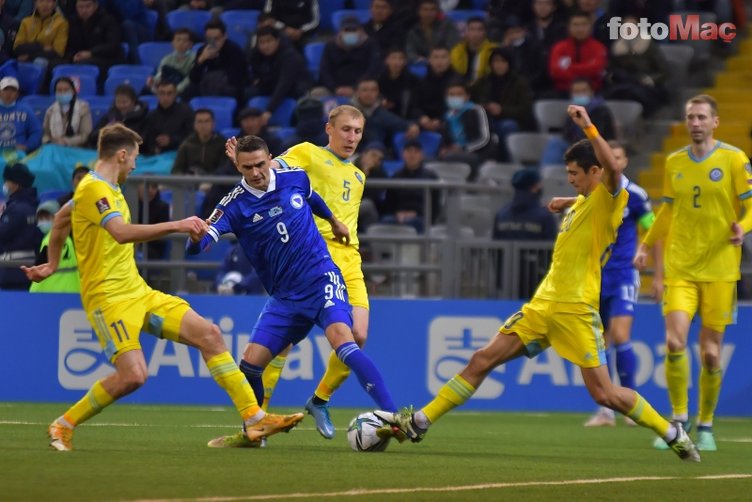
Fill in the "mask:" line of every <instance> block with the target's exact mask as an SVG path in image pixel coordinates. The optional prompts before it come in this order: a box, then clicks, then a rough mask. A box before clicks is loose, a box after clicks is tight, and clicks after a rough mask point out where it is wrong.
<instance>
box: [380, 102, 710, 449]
mask: <svg viewBox="0 0 752 502" xmlns="http://www.w3.org/2000/svg"><path fill="white" fill-rule="evenodd" d="M567 112H568V113H569V116H570V117H571V118H572V120H573V121H574V122H575V123H576V124H577V125H578V126H580V127H582V129H583V131H584V132H585V135H586V136H587V138H588V139H585V140H582V141H579V142H577V143H575V144H574V145H572V146H571V147H570V148H569V149H568V150H567V151H566V153H565V154H564V161H565V162H566V170H567V178H568V180H569V183H570V184H571V185H572V186H573V187H574V188H575V190H576V191H577V193H578V194H579V195H578V197H577V201H576V202H575V203H574V205H573V206H572V208H571V209H570V211H569V213H567V215H566V217H565V218H564V221H563V222H562V224H561V229H560V230H559V235H558V237H557V239H556V243H555V244H554V254H553V260H552V263H551V268H550V269H549V271H548V274H546V277H545V278H544V279H543V281H542V282H541V284H540V286H538V290H537V291H536V292H535V295H534V296H533V298H532V300H531V301H530V302H529V303H526V304H525V305H523V307H522V310H520V311H519V312H517V313H515V314H513V315H512V316H511V317H509V318H508V319H507V321H506V322H505V323H504V325H503V326H502V327H501V328H500V329H499V333H498V334H497V335H496V336H495V337H494V338H493V339H492V340H491V341H490V342H489V343H488V345H486V346H485V347H483V348H481V349H479V350H477V351H476V352H475V353H474V354H473V356H472V357H471V358H470V361H469V363H468V365H467V366H466V367H465V369H463V370H462V371H461V372H460V373H459V374H457V375H455V376H454V377H453V378H452V379H451V380H449V382H447V383H446V384H444V386H443V387H442V388H441V389H440V390H439V393H438V395H437V396H436V398H434V400H433V401H431V402H430V403H428V404H427V405H426V406H425V407H423V408H422V409H421V410H419V411H417V412H416V413H412V409H403V410H401V411H400V412H398V413H390V412H388V411H377V412H375V413H376V414H377V415H378V416H379V417H381V418H382V419H383V420H385V421H386V422H388V423H389V424H391V425H392V426H395V427H398V428H399V432H398V434H397V435H398V438H399V439H404V437H405V436H406V437H408V438H410V439H411V440H412V441H413V442H417V441H420V440H422V439H423V436H424V435H425V433H426V432H427V430H428V428H429V426H430V425H431V424H433V423H435V422H436V421H437V420H438V419H439V418H441V417H442V416H443V415H444V414H446V413H447V412H449V411H451V410H452V409H454V408H456V407H457V406H460V405H462V404H464V403H465V402H466V401H467V400H468V399H470V398H471V397H472V395H473V394H474V393H475V391H476V389H477V388H478V387H479V386H480V385H481V383H483V380H484V379H485V378H486V376H488V374H489V373H490V372H491V371H492V370H493V369H494V368H496V367H497V366H500V365H502V364H504V363H505V362H507V361H509V360H512V359H515V358H517V357H520V356H523V355H524V356H526V357H529V358H532V357H535V356H536V355H538V354H539V353H540V352H542V351H543V350H545V349H547V348H548V347H550V346H553V348H554V350H555V351H556V352H557V353H558V354H559V355H560V356H562V357H563V358H565V359H567V360H568V361H571V362H572V363H574V364H576V365H577V366H579V367H580V369H581V371H582V378H583V380H584V382H585V386H586V387H587V389H588V392H590V395H591V396H592V397H593V399H594V400H595V401H596V402H597V403H598V404H600V405H601V406H607V407H609V408H611V409H613V410H616V411H618V412H621V413H623V414H624V415H626V416H628V417H630V418H631V419H632V420H634V421H635V422H636V423H637V424H639V425H641V426H643V427H647V428H649V429H652V430H653V431H655V433H656V434H657V435H658V436H660V437H661V438H663V440H664V441H665V442H666V443H667V444H668V445H669V446H670V447H671V449H672V450H674V452H676V454H677V455H679V457H680V458H682V459H684V460H690V461H695V462H699V461H700V455H699V454H698V453H697V449H696V448H695V445H694V443H692V441H691V440H690V439H689V436H687V434H686V432H684V429H683V428H682V427H681V425H679V424H678V422H674V423H671V422H668V421H667V420H665V419H664V418H662V417H661V416H660V415H659V414H658V413H657V412H656V411H655V409H653V407H652V406H651V405H650V404H649V403H648V402H647V401H646V400H645V399H644V398H643V397H642V396H640V395H639V394H638V393H637V392H635V391H634V390H631V389H627V388H625V387H618V386H616V385H615V384H614V383H613V382H612V381H611V378H610V376H609V373H608V370H607V367H606V364H605V363H606V358H605V350H604V349H605V345H604V343H603V334H602V333H603V325H602V324H601V319H600V316H599V315H598V303H599V297H600V285H601V267H602V266H603V264H604V263H605V262H606V261H607V260H608V258H609V255H610V250H611V247H612V245H613V243H614V239H615V238H616V229H617V227H618V226H619V224H620V223H621V219H622V214H623V212H624V207H625V205H626V203H627V197H628V196H627V194H626V192H625V191H624V190H623V189H622V186H621V172H620V171H619V168H618V167H617V166H618V164H617V163H616V160H615V159H614V156H613V153H612V151H611V148H610V147H609V146H608V144H607V143H606V141H605V140H604V139H603V138H602V137H601V136H600V135H599V134H598V130H597V129H596V128H595V126H594V125H593V124H592V122H591V121H590V117H589V116H588V114H587V111H586V110H585V108H583V107H581V106H574V105H572V106H570V107H569V108H568V110H567ZM388 432H389V431H387V430H385V431H384V433H388Z"/></svg>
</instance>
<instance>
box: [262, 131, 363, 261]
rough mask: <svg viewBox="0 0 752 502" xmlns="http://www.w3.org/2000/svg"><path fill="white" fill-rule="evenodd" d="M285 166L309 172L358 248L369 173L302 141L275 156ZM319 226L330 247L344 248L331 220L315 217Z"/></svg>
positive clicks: (352, 242) (312, 182) (327, 151)
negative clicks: (334, 232)
mask: <svg viewBox="0 0 752 502" xmlns="http://www.w3.org/2000/svg"><path fill="white" fill-rule="evenodd" d="M275 160H276V161H277V162H279V163H280V165H281V166H282V167H299V168H301V169H303V170H305V172H306V173H308V177H309V178H310V179H311V187H313V189H314V190H315V191H316V192H317V193H318V194H319V195H320V196H321V198H323V199H324V201H326V205H327V206H329V209H331V210H332V212H333V213H334V216H336V217H337V219H338V220H340V221H342V223H344V224H345V225H347V228H348V229H349V230H350V246H352V247H354V248H355V249H358V213H359V212H360V201H361V200H362V199H363V189H364V187H365V180H366V176H365V174H363V171H361V170H360V169H358V168H357V167H356V166H355V164H353V163H352V162H350V161H349V160H347V159H342V158H340V157H338V156H337V155H336V154H335V153H334V152H332V151H331V150H329V149H328V148H326V147H322V146H316V145H314V144H313V143H299V144H297V145H295V146H293V147H291V148H290V149H288V150H287V151H285V152H284V153H282V155H280V156H278V157H276V158H275ZM315 219H316V226H317V227H318V229H319V232H320V233H321V235H322V236H323V237H324V240H326V245H327V246H328V247H330V248H332V247H335V248H339V247H344V245H343V244H340V243H338V242H337V241H335V240H333V239H334V234H333V233H332V227H331V225H330V224H329V222H328V221H325V220H322V219H321V218H319V217H316V218H315Z"/></svg>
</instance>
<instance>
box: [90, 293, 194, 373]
mask: <svg viewBox="0 0 752 502" xmlns="http://www.w3.org/2000/svg"><path fill="white" fill-rule="evenodd" d="M190 308H191V306H190V305H188V302H186V301H185V300H183V299H182V298H178V297H177V296H172V295H168V294H165V293H162V292H161V291H155V290H153V289H152V290H149V292H148V293H147V294H146V295H144V296H139V297H137V298H132V299H128V300H124V301H119V302H116V303H112V304H109V305H105V306H102V307H100V308H97V309H95V310H93V311H91V312H89V313H88V318H89V322H90V323H91V325H92V326H93V327H94V332H95V333H96V334H97V338H98V339H99V344H100V345H101V346H102V349H104V353H105V354H106V355H107V358H108V359H109V360H110V362H112V363H114V362H115V361H116V360H117V358H118V357H120V356H121V355H122V354H125V353H126V352H128V351H131V350H138V349H140V348H141V343H140V342H139V336H140V334H141V331H144V332H146V333H150V334H152V335H154V336H157V337H159V338H166V339H168V340H173V341H178V338H179V334H180V323H181V321H182V320H183V316H184V315H185V313H186V312H188V311H189V310H190Z"/></svg>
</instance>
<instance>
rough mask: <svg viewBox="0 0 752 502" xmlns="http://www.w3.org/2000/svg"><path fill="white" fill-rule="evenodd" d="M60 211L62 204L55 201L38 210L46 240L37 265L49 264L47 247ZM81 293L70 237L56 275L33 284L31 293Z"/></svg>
mask: <svg viewBox="0 0 752 502" xmlns="http://www.w3.org/2000/svg"><path fill="white" fill-rule="evenodd" d="M59 209H60V204H58V203H57V202H56V201H54V200H48V201H47V202H43V203H41V204H40V205H39V207H38V208H37V228H39V230H40V231H41V232H42V234H43V235H44V238H43V239H42V244H41V246H40V247H39V256H38V257H37V259H36V262H35V265H40V264H42V263H47V247H48V246H49V243H50V230H52V225H53V222H54V221H55V213H57V211H58V210H59ZM79 291H81V282H80V280H79V278H78V261H77V260H76V250H75V249H74V248H73V240H72V239H71V238H70V236H67V237H66V238H65V243H64V244H63V251H62V253H61V255H60V264H59V265H58V267H57V270H56V271H55V273H54V274H52V275H51V276H49V277H48V278H47V279H45V280H43V281H42V282H32V283H31V287H30V288H29V292H31V293H78V292H79Z"/></svg>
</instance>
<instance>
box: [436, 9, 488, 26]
mask: <svg viewBox="0 0 752 502" xmlns="http://www.w3.org/2000/svg"><path fill="white" fill-rule="evenodd" d="M445 15H446V17H447V18H448V19H451V20H452V21H454V22H455V23H467V20H468V19H470V18H472V17H480V18H482V19H486V18H487V17H488V14H487V13H486V11H484V10H475V9H468V10H465V9H455V10H450V11H448V12H446V13H445Z"/></svg>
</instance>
